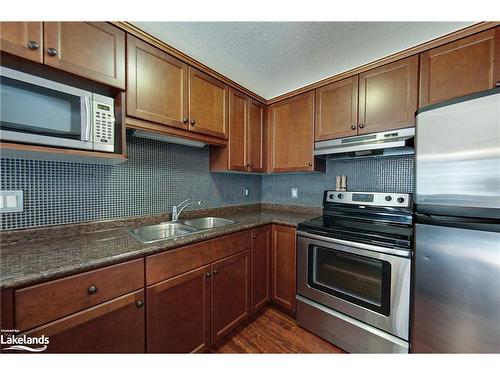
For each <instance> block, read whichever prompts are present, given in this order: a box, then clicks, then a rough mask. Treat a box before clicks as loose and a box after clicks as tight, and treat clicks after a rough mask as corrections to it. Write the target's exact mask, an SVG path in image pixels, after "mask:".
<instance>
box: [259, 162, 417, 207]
mask: <svg viewBox="0 0 500 375" xmlns="http://www.w3.org/2000/svg"><path fill="white" fill-rule="evenodd" d="M413 161H414V157H413V155H401V156H386V157H375V158H359V159H350V160H330V161H328V162H327V165H326V173H307V174H306V173H300V174H280V175H278V174H276V175H266V176H263V177H262V201H263V202H265V203H277V204H291V205H300V206H312V207H321V206H322V204H323V191H324V190H326V189H332V188H335V177H336V176H337V175H346V176H347V190H351V191H380V192H394V193H413V190H414V172H413ZM292 188H297V189H298V196H297V198H292V197H291V195H292V194H291V189H292Z"/></svg>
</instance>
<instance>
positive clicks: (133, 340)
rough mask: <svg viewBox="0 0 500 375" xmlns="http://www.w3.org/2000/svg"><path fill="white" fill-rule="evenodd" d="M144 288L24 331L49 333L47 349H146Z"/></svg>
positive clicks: (90, 350)
mask: <svg viewBox="0 0 500 375" xmlns="http://www.w3.org/2000/svg"><path fill="white" fill-rule="evenodd" d="M144 311H145V304H144V291H143V290H139V291H137V292H133V293H129V294H126V295H124V296H122V297H118V298H115V299H113V300H111V301H108V302H105V303H102V304H100V305H97V306H95V307H92V308H90V309H87V310H83V311H81V312H78V313H76V314H73V315H69V316H67V317H65V318H62V319H59V320H56V321H54V322H52V323H48V324H46V325H44V326H41V327H38V328H35V329H33V330H31V331H28V332H25V334H26V335H28V336H33V337H40V336H42V335H45V336H47V337H49V340H50V341H49V344H48V345H47V350H46V352H48V353H144Z"/></svg>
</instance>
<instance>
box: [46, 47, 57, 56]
mask: <svg viewBox="0 0 500 375" xmlns="http://www.w3.org/2000/svg"><path fill="white" fill-rule="evenodd" d="M58 53H59V52H57V50H56V49H55V48H52V47H51V48H47V54H48V55H49V56H57V54H58Z"/></svg>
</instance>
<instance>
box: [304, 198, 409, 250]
mask: <svg viewBox="0 0 500 375" xmlns="http://www.w3.org/2000/svg"><path fill="white" fill-rule="evenodd" d="M412 223H413V215H412V196H411V194H397V193H369V192H337V191H331V190H327V191H325V192H324V199H323V216H320V217H317V218H314V219H312V220H308V221H305V222H303V223H300V224H299V226H298V227H299V230H302V231H306V232H310V233H314V234H318V235H323V236H327V237H332V238H338V239H343V240H348V241H352V242H361V243H368V244H372V245H378V246H385V247H391V248H410V247H411V243H412V235H413V230H412Z"/></svg>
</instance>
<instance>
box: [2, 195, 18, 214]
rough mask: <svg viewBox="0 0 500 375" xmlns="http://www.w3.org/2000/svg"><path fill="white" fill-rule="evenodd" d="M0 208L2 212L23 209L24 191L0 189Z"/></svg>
mask: <svg viewBox="0 0 500 375" xmlns="http://www.w3.org/2000/svg"><path fill="white" fill-rule="evenodd" d="M0 210H1V212H2V213H3V212H21V211H23V191H22V190H2V191H0Z"/></svg>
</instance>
